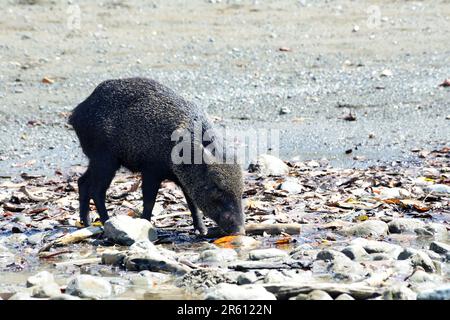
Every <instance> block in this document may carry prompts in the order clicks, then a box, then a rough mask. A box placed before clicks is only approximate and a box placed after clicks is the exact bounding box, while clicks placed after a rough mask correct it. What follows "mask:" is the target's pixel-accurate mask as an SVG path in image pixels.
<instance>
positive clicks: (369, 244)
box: [351, 238, 403, 259]
mask: <svg viewBox="0 0 450 320" xmlns="http://www.w3.org/2000/svg"><path fill="white" fill-rule="evenodd" d="M351 244H352V245H353V244H358V245H361V246H362V247H363V248H364V250H366V252H367V253H387V254H389V255H390V256H391V257H392V258H395V259H397V257H398V255H399V253H400V252H401V251H402V250H403V248H402V247H400V246H399V245H396V244H392V243H388V242H384V241H376V240H367V239H364V238H356V239H353V240H352V241H351Z"/></svg>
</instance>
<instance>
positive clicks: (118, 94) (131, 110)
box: [69, 78, 209, 171]
mask: <svg viewBox="0 0 450 320" xmlns="http://www.w3.org/2000/svg"><path fill="white" fill-rule="evenodd" d="M197 121H199V122H200V123H201V124H202V127H203V128H205V127H209V123H208V120H207V117H206V115H205V113H204V112H203V111H202V110H201V109H200V108H198V107H196V106H195V105H194V104H192V103H190V102H188V101H186V100H184V99H183V98H182V97H180V96H179V95H177V94H176V93H175V92H174V91H172V90H171V89H169V88H167V87H165V86H163V85H162V84H160V83H158V82H156V81H154V80H151V79H145V78H129V79H118V80H107V81H105V82H102V83H101V84H100V85H99V86H98V87H97V88H96V89H95V90H94V92H93V93H92V94H91V95H90V96H89V97H88V98H87V99H86V100H85V101H83V102H82V103H80V104H79V105H78V106H77V107H76V108H75V109H74V111H73V113H72V115H71V117H70V119H69V123H70V124H71V125H72V126H73V127H74V129H75V132H76V133H77V136H78V138H79V140H80V144H81V146H82V148H83V151H84V153H85V154H86V155H87V156H88V157H89V158H92V157H95V156H96V155H98V154H102V153H103V154H104V153H108V154H111V155H113V156H114V157H116V158H117V159H119V160H120V162H121V164H122V165H124V166H126V167H128V168H130V169H131V170H136V171H139V170H141V169H142V167H143V166H145V165H147V164H152V163H159V164H161V165H170V163H171V158H170V155H171V151H172V147H173V145H174V144H175V143H176V142H174V141H171V135H172V133H173V131H175V130H176V129H179V128H188V129H190V130H192V129H193V126H194V123H195V122H197Z"/></svg>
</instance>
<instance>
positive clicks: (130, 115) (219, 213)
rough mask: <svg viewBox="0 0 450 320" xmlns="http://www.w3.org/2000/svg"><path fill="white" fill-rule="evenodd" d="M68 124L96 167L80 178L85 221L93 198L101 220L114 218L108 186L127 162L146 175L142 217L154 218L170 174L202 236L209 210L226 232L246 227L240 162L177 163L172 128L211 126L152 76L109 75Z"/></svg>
mask: <svg viewBox="0 0 450 320" xmlns="http://www.w3.org/2000/svg"><path fill="white" fill-rule="evenodd" d="M69 123H70V124H71V125H72V126H73V127H74V129H75V132H76V134H77V136H78V138H79V140H80V144H81V147H82V149H83V152H84V153H85V154H86V156H87V157H88V158H89V167H88V169H87V170H86V172H85V173H84V175H83V176H81V177H80V179H79V180H78V186H79V197H80V219H81V221H82V222H83V223H84V224H85V225H86V226H87V225H89V222H90V221H89V201H90V199H93V200H94V202H95V205H96V207H97V210H98V213H99V215H100V219H101V221H102V222H105V221H106V220H107V219H108V214H107V211H106V207H105V195H106V190H107V189H108V187H109V185H110V183H111V180H112V179H113V177H114V175H115V172H116V171H117V169H119V167H120V166H124V167H126V168H128V169H130V170H131V171H133V172H141V173H142V192H143V198H144V212H143V218H146V219H149V220H150V218H151V213H152V209H153V206H154V203H155V198H156V194H157V192H158V189H159V186H160V183H161V181H162V180H164V179H169V180H172V181H174V182H176V183H177V184H178V185H179V186H180V187H181V188H182V190H183V192H184V194H185V197H186V200H187V203H188V206H189V209H190V211H191V213H192V217H193V221H194V227H195V228H196V229H197V230H199V231H200V232H201V233H202V234H205V233H206V228H205V226H204V224H203V220H202V212H203V213H204V214H205V215H206V216H208V217H210V218H212V219H213V220H214V221H215V222H216V223H217V224H218V225H219V227H220V228H221V229H222V230H224V231H225V232H227V233H243V232H244V215H243V212H242V205H241V196H242V190H243V182H242V173H241V169H240V166H239V165H238V164H218V163H212V164H206V163H202V164H173V162H172V158H171V152H172V148H173V146H174V145H175V144H176V143H177V141H171V135H172V133H173V131H175V130H176V129H182V128H185V129H189V130H190V131H191V132H193V130H194V124H195V123H201V128H202V131H205V130H208V129H210V128H211V125H210V122H209V121H208V119H207V116H206V114H205V113H204V112H203V111H202V110H201V109H200V108H198V107H197V106H196V105H194V104H193V103H190V102H188V101H186V100H184V99H183V98H182V97H180V96H179V95H177V94H176V93H175V92H174V91H172V90H171V89H169V88H167V87H165V86H163V85H162V84H160V83H158V82H156V81H154V80H151V79H145V78H130V79H119V80H107V81H104V82H102V83H101V84H100V85H99V86H98V87H97V88H96V89H95V90H94V92H93V93H92V94H91V95H90V96H89V97H88V98H87V99H86V100H85V101H83V102H82V103H80V104H79V105H78V106H77V107H76V108H75V110H74V111H73V113H72V115H71V117H70V119H69ZM197 142H198V141H197ZM198 143H200V145H201V146H202V148H203V145H202V142H201V141H200V142H198ZM208 143H209V142H208Z"/></svg>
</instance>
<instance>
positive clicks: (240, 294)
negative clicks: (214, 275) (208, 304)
mask: <svg viewBox="0 0 450 320" xmlns="http://www.w3.org/2000/svg"><path fill="white" fill-rule="evenodd" d="M205 299H206V300H276V297H275V295H273V294H272V293H270V292H269V291H267V290H266V289H265V288H264V287H263V286H261V285H257V284H246V285H242V286H238V285H235V284H229V283H220V284H218V285H217V286H215V287H213V288H211V289H209V290H207V292H206V295H205Z"/></svg>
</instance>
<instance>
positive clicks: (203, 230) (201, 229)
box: [194, 226, 208, 237]
mask: <svg viewBox="0 0 450 320" xmlns="http://www.w3.org/2000/svg"><path fill="white" fill-rule="evenodd" d="M194 232H195V234H196V235H199V236H202V237H203V236H206V235H207V234H208V228H207V227H205V226H201V227H198V228H196V229H195V230H194Z"/></svg>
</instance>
